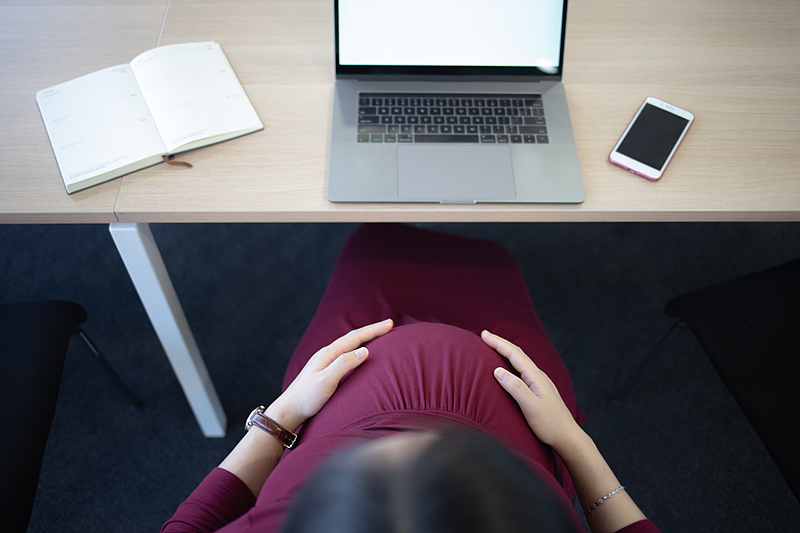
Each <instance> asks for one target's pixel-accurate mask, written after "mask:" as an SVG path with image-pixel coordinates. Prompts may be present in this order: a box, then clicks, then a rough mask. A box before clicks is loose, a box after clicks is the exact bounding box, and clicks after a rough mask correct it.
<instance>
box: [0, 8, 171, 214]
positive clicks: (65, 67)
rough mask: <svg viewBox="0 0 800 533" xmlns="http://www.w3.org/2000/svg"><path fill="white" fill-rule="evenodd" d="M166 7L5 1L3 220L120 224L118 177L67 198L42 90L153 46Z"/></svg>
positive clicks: (0, 18) (0, 121)
mask: <svg viewBox="0 0 800 533" xmlns="http://www.w3.org/2000/svg"><path fill="white" fill-rule="evenodd" d="M93 4H94V5H93ZM165 5H166V2H165V0H144V1H142V2H137V3H135V4H129V5H125V6H122V5H120V6H115V7H113V8H112V9H107V8H103V7H102V6H101V5H97V3H96V2H91V1H90V0H84V1H77V2H46V1H38V2H26V1H25V0H12V1H4V2H3V3H2V5H0V222H3V223H110V222H117V217H116V216H115V215H114V206H115V203H116V201H117V196H118V194H119V189H120V185H121V182H120V181H119V180H117V181H112V182H110V183H104V184H102V185H100V186H98V187H94V188H93V189H91V190H87V191H85V194H83V193H82V194H78V195H72V196H68V195H67V193H66V191H65V189H64V183H63V182H62V181H61V176H60V174H59V172H58V166H57V165H56V159H55V156H54V155H53V150H52V149H51V147H50V142H49V141H48V139H47V133H46V132H45V130H44V124H43V123H42V117H41V115H40V114H39V109H38V107H37V106H36V91H38V90H40V89H44V88H46V87H50V86H52V85H55V84H57V83H60V82H63V81H67V80H70V79H73V78H77V77H78V76H82V75H84V74H88V73H90V72H93V71H95V70H99V69H101V68H105V67H110V66H112V65H117V64H120V63H125V62H127V61H130V60H131V59H133V58H134V57H135V56H136V55H137V54H139V53H140V52H142V51H143V50H146V49H148V48H152V47H154V46H155V45H156V40H157V39H158V32H159V29H160V27H161V20H162V17H163V15H164V7H165Z"/></svg>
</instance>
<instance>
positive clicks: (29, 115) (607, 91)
mask: <svg viewBox="0 0 800 533" xmlns="http://www.w3.org/2000/svg"><path fill="white" fill-rule="evenodd" d="M167 5H168V2H167V0H144V1H142V2H138V3H136V4H135V5H130V4H126V3H123V2H122V1H121V0H118V1H116V2H114V1H113V0H107V1H106V2H105V3H100V2H99V0H76V1H72V2H64V1H63V0H49V1H47V0H38V1H36V2H26V1H24V0H11V1H6V2H4V3H3V5H2V6H0V72H2V76H0V222H2V223H62V222H63V223H66V222H72V223H110V229H111V233H112V236H113V238H114V241H115V243H116V245H117V247H118V249H119V251H120V255H121V256H122V258H123V261H124V262H125V264H126V267H127V268H128V272H129V274H130V276H131V279H132V280H133V282H134V284H135V286H136V288H137V291H138V292H139V295H140V297H141V299H142V302H143V304H144V306H145V309H146V310H147V313H148V315H149V317H150V320H151V322H152V323H153V326H154V327H155V329H156V332H157V334H158V336H159V339H160V340H161V342H162V345H163V346H164V349H165V352H166V353H167V356H168V357H169V358H170V362H171V363H172V365H173V367H174V368H175V370H176V374H177V376H178V379H179V380H180V382H181V385H182V386H183V388H184V391H185V392H186V395H187V399H188V400H189V403H190V405H191V406H192V409H193V410H194V413H195V415H196V417H197V418H198V422H199V423H200V426H201V428H202V430H203V431H204V433H205V434H206V435H209V436H212V435H217V436H219V435H222V434H224V432H225V426H226V419H225V415H224V413H223V412H222V409H221V407H220V403H219V400H218V398H217V396H216V392H215V391H214V387H213V385H212V383H211V380H210V378H209V376H208V373H207V372H206V370H205V365H204V363H203V359H202V357H201V356H200V353H199V351H198V350H197V346H196V345H195V343H194V338H193V336H192V333H191V330H190V328H189V326H188V324H187V322H186V319H185V317H184V316H183V311H182V310H181V307H180V302H179V301H178V299H177V297H176V296H175V293H174V290H173V289H172V283H171V281H170V279H169V275H168V274H167V271H166V269H165V268H164V265H163V262H162V261H161V256H160V253H159V251H158V247H157V245H156V243H155V241H154V240H153V239H152V234H151V233H150V231H149V227H148V223H150V222H239V221H248V222H328V221H330V222H345V221H346V222H362V221H414V222H440V221H441V222H444V221H454V222H455V221H475V222H488V221H519V222H534V221H767V220H774V221H797V220H800V181H799V180H798V178H799V177H800V176H798V174H800V170H798V169H799V168H800V150H798V147H800V110H798V107H797V105H796V100H797V97H798V96H800V94H799V93H800V91H798V86H800V74H799V73H800V39H797V37H796V29H797V27H798V26H800V4H798V2H796V0H766V2H762V3H758V4H752V3H750V2H747V1H745V0H712V1H710V2H705V3H699V4H698V3H696V2H695V1H694V0H650V1H649V2H647V3H646V4H642V3H641V2H637V1H634V0H572V1H571V2H570V11H569V15H568V31H567V44H566V57H565V64H566V67H565V75H564V83H565V86H566V89H567V96H568V100H569V105H570V109H571V115H572V121H573V127H574V131H575V138H576V142H577V146H578V154H579V157H580V163H581V168H582V173H583V179H584V184H585V187H586V202H585V203H583V204H582V205H568V206H562V205H517V206H514V205H477V206H440V205H428V204H425V205H423V204H403V205H401V204H394V205H386V204H331V203H329V202H328V201H327V200H326V179H327V165H328V143H329V135H330V133H329V128H330V116H331V105H332V87H333V82H334V70H333V14H332V3H331V2H329V1H328V0H274V1H271V2H254V1H247V2H246V1H245V0H232V1H228V2H215V1H212V0H172V1H171V3H169V6H170V7H169V11H168V12H167V13H166V18H165V11H166V8H167ZM162 21H163V22H164V24H163V34H161V30H162ZM159 35H162V38H161V44H172V43H178V42H188V41H201V40H216V41H219V42H220V43H222V45H223V48H224V49H225V51H226V53H227V55H228V58H229V59H230V61H231V63H232V65H233V67H234V69H235V70H236V72H237V74H238V75H239V78H240V79H241V81H242V83H243V85H244V87H245V89H246V90H247V92H248V94H249V95H250V98H251V100H252V101H253V104H254V105H255V107H256V109H257V111H258V112H259V114H260V116H261V118H262V120H263V121H264V123H265V130H264V131H262V132H258V133H255V134H253V135H248V136H246V137H242V138H239V139H234V140H232V141H229V142H226V143H223V144H219V145H215V146H211V147H207V148H203V149H200V150H196V151H195V152H192V153H189V154H187V155H186V156H185V158H186V159H188V160H190V161H191V162H192V163H193V164H194V165H195V166H194V168H193V169H184V168H172V167H167V166H166V165H158V166H156V167H152V168H149V169H146V170H143V171H140V172H137V173H134V174H131V175H128V176H126V177H124V178H121V179H119V180H115V181H112V182H108V183H105V184H103V185H100V186H98V187H95V188H92V189H89V190H86V191H81V192H79V193H76V194H74V195H72V196H67V194H66V193H65V192H64V186H63V183H62V181H61V178H60V176H59V173H58V168H57V166H56V163H55V158H54V157H53V153H52V150H51V148H50V145H49V142H48V139H47V135H46V133H45V130H44V126H43V124H42V121H41V118H40V116H39V112H38V109H37V108H36V103H35V99H34V95H35V92H36V91H37V90H39V89H42V88H45V87H49V86H51V85H55V84H56V83H59V82H62V81H66V80H69V79H72V78H75V77H77V76H80V75H83V74H87V73H89V72H93V71H95V70H99V69H101V68H104V67H108V66H112V65H115V64H119V63H124V62H127V61H130V60H131V59H132V58H133V57H135V56H136V55H137V54H139V53H141V52H143V51H145V50H147V49H149V48H152V47H154V46H156V43H157V42H158V38H159ZM648 95H653V96H658V97H661V98H663V99H665V100H668V101H670V102H673V103H675V104H677V105H680V106H682V107H685V108H687V109H689V110H691V111H693V112H694V113H695V114H696V116H697V119H696V121H695V124H694V126H693V127H692V130H691V131H690V133H689V135H688V137H687V138H686V141H685V142H684V144H683V146H682V147H681V149H680V150H679V151H678V154H677V156H676V157H675V159H674V160H673V162H672V164H671V166H670V168H669V170H668V171H667V174H666V175H665V177H664V178H663V179H662V180H661V181H660V182H658V183H652V182H648V181H646V180H644V179H641V178H637V177H634V176H631V175H630V174H628V173H626V172H624V171H623V170H621V169H619V168H618V167H615V166H613V165H611V164H610V163H608V161H607V156H608V152H609V150H610V149H611V147H612V146H613V144H614V142H615V141H616V140H617V138H618V136H619V135H620V134H621V132H622V130H623V129H624V127H625V125H626V123H627V121H628V120H629V118H630V117H631V116H632V114H633V112H634V111H635V109H636V108H637V106H638V105H639V104H640V103H641V101H642V100H643V99H644V98H645V97H646V96H648Z"/></svg>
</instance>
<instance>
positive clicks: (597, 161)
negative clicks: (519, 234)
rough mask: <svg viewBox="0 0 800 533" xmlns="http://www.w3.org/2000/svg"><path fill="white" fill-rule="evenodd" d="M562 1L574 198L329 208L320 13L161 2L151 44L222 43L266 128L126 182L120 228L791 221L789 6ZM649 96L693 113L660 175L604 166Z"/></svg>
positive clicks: (796, 180) (798, 165) (794, 134)
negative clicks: (577, 179)
mask: <svg viewBox="0 0 800 533" xmlns="http://www.w3.org/2000/svg"><path fill="white" fill-rule="evenodd" d="M767 4H769V5H765V4H763V3H762V4H752V3H749V2H746V1H730V0H725V1H722V0H717V1H714V2H701V3H697V2H694V1H693V0H675V1H673V0H651V1H649V2H647V3H646V4H645V5H643V4H642V3H641V2H636V1H634V0H602V1H598V0H572V1H571V2H570V4H569V14H568V18H567V21H568V30H567V44H566V57H565V65H566V67H565V76H564V83H565V86H566V89H567V96H568V100H569V105H570V110H571V115H572V121H573V126H574V130H575V138H576V143H577V146H578V155H579V157H580V163H581V169H582V173H583V180H584V184H585V187H586V202H585V203H584V204H582V205H579V206H561V205H538V206H531V205H518V206H507V205H502V206H494V205H478V206H437V205H433V206H432V205H423V204H416V205H399V204H395V205H386V204H332V203H330V202H328V201H327V199H326V187H327V164H328V143H329V138H330V131H329V128H330V116H331V106H332V94H333V89H332V87H333V82H334V69H333V62H334V58H333V8H332V4H331V2H329V1H323V0H278V1H273V2H245V1H244V0H233V1H231V2H224V3H223V2H207V3H200V2H195V1H190V0H173V1H172V5H171V7H170V14H169V17H168V18H167V23H166V25H165V27H164V34H163V39H162V43H163V44H168V43H178V42H187V41H196V40H205V39H210V38H213V39H215V40H218V41H219V42H221V43H222V45H223V47H224V48H225V50H226V53H227V54H228V57H229V58H230V60H231V63H232V64H233V66H234V68H235V69H236V71H237V73H238V75H239V77H240V79H241V80H242V83H243V84H244V86H245V88H246V90H247V92H248V94H249V95H250V98H251V100H252V101H253V104H254V105H255V107H256V109H257V110H258V112H259V114H260V116H261V117H262V119H263V121H264V124H265V130H264V131H263V132H259V133H257V134H255V135H251V136H248V137H244V138H241V139H237V140H235V141H232V142H230V143H226V145H225V146H224V147H222V146H216V147H210V148H206V149H202V150H198V151H196V152H195V153H192V154H187V156H186V158H187V159H188V160H190V161H191V162H192V163H193V164H194V165H195V168H194V169H192V170H186V171H184V170H183V169H173V168H165V166H164V165H160V166H158V167H155V168H152V169H149V170H147V171H144V172H139V173H137V174H134V175H131V176H128V177H126V178H125V179H124V181H123V183H122V187H121V194H120V201H119V205H118V210H117V212H118V215H119V218H120V220H122V221H130V222H181V221H196V222H203V221H208V222H230V221H248V222H249V221H253V222H273V221H318V222H329V221H336V222H339V221H350V222H352V221H434V222H435V221H630V220H638V221H676V220H679V221H718V220H742V221H743V220H747V221H760V220H800V150H799V149H798V147H800V110H798V107H797V106H796V105H795V100H796V99H797V97H798V96H800V91H799V90H798V86H800V74H798V73H799V72H800V39H798V38H797V36H796V29H797V27H799V26H800V3H798V2H796V1H795V0H768V2H767ZM648 95H653V96H658V97H661V98H663V99H665V100H667V101H670V102H672V103H675V104H677V105H680V106H682V107H685V108H687V109H689V110H691V111H693V112H694V113H695V114H696V116H697V119H696V121H695V124H694V125H693V126H692V130H691V131H690V132H689V135H688V136H687V138H686V140H685V142H684V144H683V146H682V147H681V148H680V150H679V151H678V153H677V155H676V157H675V159H674V160H673V162H672V163H671V165H670V168H669V169H668V171H667V173H666V175H665V177H664V178H663V179H662V180H661V181H660V182H658V183H652V182H649V181H647V180H644V179H642V178H638V177H634V176H632V175H630V174H628V173H626V172H625V171H623V170H622V169H620V168H618V167H616V166H613V165H611V164H610V163H608V160H607V158H608V152H609V151H610V150H611V147H612V146H613V145H614V143H615V142H616V140H617V138H618V137H619V135H620V134H621V133H622V130H623V129H624V127H625V125H626V124H627V121H628V120H629V119H630V117H631V116H632V115H633V112H634V111H635V110H636V108H637V107H638V105H639V104H640V103H641V101H642V100H643V99H644V98H645V97H646V96H648Z"/></svg>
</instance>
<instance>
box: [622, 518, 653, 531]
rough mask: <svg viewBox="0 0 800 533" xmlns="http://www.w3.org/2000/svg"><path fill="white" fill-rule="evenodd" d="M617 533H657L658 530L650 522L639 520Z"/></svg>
mask: <svg viewBox="0 0 800 533" xmlns="http://www.w3.org/2000/svg"><path fill="white" fill-rule="evenodd" d="M617 533H659V531H658V528H657V527H656V526H655V524H653V522H651V521H650V520H640V521H638V522H634V523H633V524H631V525H629V526H626V527H623V528H622V529H620V530H619V531H617Z"/></svg>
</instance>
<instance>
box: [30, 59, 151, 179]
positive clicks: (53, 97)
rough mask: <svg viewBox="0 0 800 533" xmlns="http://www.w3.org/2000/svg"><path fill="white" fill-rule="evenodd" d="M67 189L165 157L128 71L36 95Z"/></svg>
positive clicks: (116, 69) (111, 71)
mask: <svg viewBox="0 0 800 533" xmlns="http://www.w3.org/2000/svg"><path fill="white" fill-rule="evenodd" d="M36 102H37V103H38V104H39V110H40V112H41V114H42V118H43V119H44V124H45V128H46V129H47V134H48V135H49V137H50V143H51V144H52V146H53V152H55V156H56V161H57V162H58V167H59V169H60V170H61V175H62V177H63V179H64V183H65V185H67V189H68V190H69V189H70V186H71V185H72V184H75V183H79V182H81V181H85V180H89V179H92V178H94V177H96V176H99V175H101V174H107V173H113V171H114V170H117V169H123V168H124V167H128V166H130V165H134V164H136V163H137V162H139V161H144V160H146V159H148V158H151V159H152V158H153V156H160V155H161V154H164V153H165V151H166V150H165V147H164V144H163V143H162V142H161V138H160V137H159V135H158V130H157V129H156V127H155V124H154V122H153V118H152V117H151V115H150V112H149V111H148V109H147V105H146V104H145V101H144V99H143V98H142V94H141V92H140V90H139V86H138V85H137V83H136V79H135V78H134V77H133V73H132V72H131V69H130V67H129V66H128V65H118V66H116V67H110V68H107V69H104V70H100V71H98V72H94V73H92V74H89V75H86V76H82V77H80V78H77V79H74V80H71V81H68V82H65V83H62V84H60V85H56V86H54V87H50V88H49V89H44V90H41V91H38V92H37V93H36Z"/></svg>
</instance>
